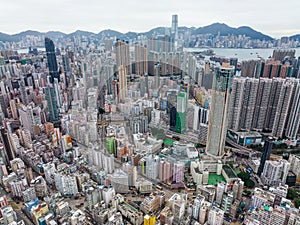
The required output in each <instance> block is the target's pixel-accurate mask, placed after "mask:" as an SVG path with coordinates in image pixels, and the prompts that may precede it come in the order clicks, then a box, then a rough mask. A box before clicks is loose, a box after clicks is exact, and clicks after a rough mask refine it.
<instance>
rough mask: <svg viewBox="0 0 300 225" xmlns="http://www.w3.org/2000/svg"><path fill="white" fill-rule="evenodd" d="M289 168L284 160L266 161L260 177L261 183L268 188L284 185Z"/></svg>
mask: <svg viewBox="0 0 300 225" xmlns="http://www.w3.org/2000/svg"><path fill="white" fill-rule="evenodd" d="M290 166H291V164H290V163H289V162H288V161H286V160H280V161H271V160H267V161H266V162H265V166H264V170H263V172H262V175H261V180H262V182H263V183H264V184H266V185H269V186H278V185H279V184H280V183H284V184H285V182H286V178H287V174H288V172H289V169H290Z"/></svg>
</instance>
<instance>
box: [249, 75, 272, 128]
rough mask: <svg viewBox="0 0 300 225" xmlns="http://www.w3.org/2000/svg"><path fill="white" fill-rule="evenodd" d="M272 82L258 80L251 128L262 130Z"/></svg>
mask: <svg viewBox="0 0 300 225" xmlns="http://www.w3.org/2000/svg"><path fill="white" fill-rule="evenodd" d="M271 87H272V80H271V79H268V78H260V79H259V85H258V90H257V95H256V96H257V99H256V103H255V110H254V115H253V122H252V128H254V129H256V130H263V128H264V124H265V118H266V114H267V109H268V101H269V96H270V93H271Z"/></svg>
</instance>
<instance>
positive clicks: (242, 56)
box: [184, 48, 300, 61]
mask: <svg viewBox="0 0 300 225" xmlns="http://www.w3.org/2000/svg"><path fill="white" fill-rule="evenodd" d="M210 49H212V50H213V51H214V52H215V54H216V56H222V57H226V58H231V57H234V58H238V60H239V61H243V60H249V59H258V58H259V57H261V58H264V59H267V58H269V57H270V56H272V54H273V50H274V48H257V49H245V48H210ZM184 50H185V51H188V52H201V51H206V50H208V48H185V49H184ZM295 50H296V53H295V56H296V57H299V56H300V48H295Z"/></svg>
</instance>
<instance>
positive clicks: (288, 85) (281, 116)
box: [272, 80, 294, 137]
mask: <svg viewBox="0 0 300 225" xmlns="http://www.w3.org/2000/svg"><path fill="white" fill-rule="evenodd" d="M293 88H294V83H293V82H292V81H291V80H285V82H284V83H283V84H282V86H281V90H280V95H279V98H278V103H277V109H276V114H275V118H274V124H273V128H272V135H273V136H275V137H282V136H283V131H284V128H285V124H286V121H287V118H288V114H289V113H290V112H289V109H290V108H289V106H290V103H291V100H292V94H293Z"/></svg>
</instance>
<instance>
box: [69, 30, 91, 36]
mask: <svg viewBox="0 0 300 225" xmlns="http://www.w3.org/2000/svg"><path fill="white" fill-rule="evenodd" d="M67 36H68V37H73V36H86V37H89V36H96V34H95V33H93V32H89V31H83V30H76V31H75V32H73V33H70V34H68V35H67Z"/></svg>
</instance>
